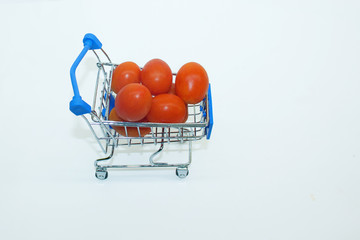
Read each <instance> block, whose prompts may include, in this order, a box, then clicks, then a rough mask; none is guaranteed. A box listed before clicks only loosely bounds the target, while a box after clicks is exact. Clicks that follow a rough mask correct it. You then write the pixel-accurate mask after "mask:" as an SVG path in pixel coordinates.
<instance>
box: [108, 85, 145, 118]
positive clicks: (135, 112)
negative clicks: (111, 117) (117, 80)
mask: <svg viewBox="0 0 360 240" xmlns="http://www.w3.org/2000/svg"><path fill="white" fill-rule="evenodd" d="M151 101H152V96H151V93H150V91H149V89H147V88H146V87H145V86H144V85H141V84H140V83H130V84H128V85H126V86H125V87H123V88H122V89H121V90H120V91H119V92H118V94H117V96H116V98H115V111H116V114H117V115H118V116H119V117H120V118H122V119H124V120H125V121H128V122H136V121H140V120H141V119H143V118H144V117H145V116H146V115H147V114H148V113H149V111H150V108H151Z"/></svg>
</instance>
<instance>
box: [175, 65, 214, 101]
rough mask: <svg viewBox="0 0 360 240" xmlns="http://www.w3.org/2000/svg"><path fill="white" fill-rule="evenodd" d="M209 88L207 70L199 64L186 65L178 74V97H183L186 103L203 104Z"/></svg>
mask: <svg viewBox="0 0 360 240" xmlns="http://www.w3.org/2000/svg"><path fill="white" fill-rule="evenodd" d="M208 88H209V78H208V75H207V73H206V71H205V69H204V68H203V67H202V66H201V65H200V64H198V63H195V62H189V63H186V64H185V65H183V66H182V67H181V68H180V70H179V71H178V73H177V74H176V79H175V91H176V95H178V96H179V97H181V98H182V100H184V102H186V103H189V104H195V103H198V102H201V100H203V99H204V97H205V96H206V93H207V90H208Z"/></svg>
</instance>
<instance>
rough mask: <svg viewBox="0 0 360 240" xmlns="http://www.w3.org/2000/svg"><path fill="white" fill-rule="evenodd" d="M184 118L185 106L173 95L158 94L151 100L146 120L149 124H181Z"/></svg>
mask: <svg viewBox="0 0 360 240" xmlns="http://www.w3.org/2000/svg"><path fill="white" fill-rule="evenodd" d="M185 117H186V105H185V103H184V101H183V100H181V98H179V97H178V96H176V95H174V94H168V93H164V94H159V95H157V96H155V97H154V98H153V101H152V104H151V109H150V112H149V113H148V115H147V116H146V118H147V119H148V120H149V121H150V122H159V123H182V122H184V119H185Z"/></svg>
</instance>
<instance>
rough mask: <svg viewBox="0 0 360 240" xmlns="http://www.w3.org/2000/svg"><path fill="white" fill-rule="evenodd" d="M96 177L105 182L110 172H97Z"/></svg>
mask: <svg viewBox="0 0 360 240" xmlns="http://www.w3.org/2000/svg"><path fill="white" fill-rule="evenodd" d="M95 177H96V178H97V179H100V180H105V179H107V177H108V172H107V171H106V170H97V171H96V172H95Z"/></svg>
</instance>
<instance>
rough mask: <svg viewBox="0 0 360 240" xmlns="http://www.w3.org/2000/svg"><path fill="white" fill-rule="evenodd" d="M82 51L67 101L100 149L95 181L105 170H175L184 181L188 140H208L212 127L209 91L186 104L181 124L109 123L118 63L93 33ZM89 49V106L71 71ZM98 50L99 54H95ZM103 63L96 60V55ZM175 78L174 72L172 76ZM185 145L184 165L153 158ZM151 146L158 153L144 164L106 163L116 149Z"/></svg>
mask: <svg viewBox="0 0 360 240" xmlns="http://www.w3.org/2000/svg"><path fill="white" fill-rule="evenodd" d="M83 43H84V48H83V50H82V51H81V53H80V55H79V56H78V57H77V59H76V60H75V62H74V64H73V65H72V67H71V69H70V78H71V83H72V87H73V90H74V97H73V99H72V100H71V101H70V111H71V112H72V113H74V114H75V115H77V116H81V117H82V118H83V119H84V120H85V122H86V123H87V125H88V126H89V128H90V130H91V132H92V133H93V135H94V136H95V139H96V141H97V142H98V144H99V146H100V148H101V149H102V151H103V152H104V154H105V156H106V157H104V158H101V159H97V160H95V168H96V172H95V176H96V177H97V178H98V179H101V180H103V179H106V178H107V177H108V171H107V169H109V168H176V175H177V176H178V177H179V178H185V177H186V176H187V175H188V173H189V170H188V166H189V165H190V163H191V159H192V141H197V140H200V139H202V138H204V137H205V136H206V139H210V135H211V130H212V126H213V118H212V103H211V89H210V85H209V90H208V93H207V95H206V97H205V98H204V99H203V100H202V101H201V102H200V103H198V104H188V120H187V121H186V122H185V123H171V124H170V123H166V124H164V123H153V122H142V123H138V122H118V121H110V120H109V118H108V117H109V113H110V111H111V109H112V108H113V107H114V102H115V97H116V95H115V94H114V93H113V92H112V91H111V80H112V73H113V71H114V69H115V68H116V66H117V65H118V64H114V63H112V62H111V60H110V58H109V56H108V55H107V54H106V52H105V51H104V50H103V49H102V43H101V42H100V41H99V40H98V38H97V37H96V36H95V35H93V34H90V33H88V34H86V35H85V36H84V39H83ZM89 50H92V51H93V52H94V54H95V56H96V58H97V60H98V62H97V67H98V72H97V78H96V83H95V92H94V97H93V102H92V106H90V105H89V104H88V103H86V102H85V101H84V100H83V99H82V98H81V96H80V92H79V89H78V85H77V81H76V76H75V71H76V69H77V67H78V65H79V63H80V62H81V60H82V59H83V58H84V56H85V54H86V53H87V52H88V51H89ZM95 50H100V51H95ZM99 53H101V54H102V56H103V57H102V58H104V59H106V61H101V60H100V57H99V56H100V54H99ZM173 75H174V76H175V75H176V73H173ZM112 126H122V127H124V129H125V134H124V135H125V136H123V135H120V134H119V133H117V132H116V131H115V130H114V129H113V128H112ZM129 127H135V128H137V131H138V133H139V136H136V137H133V136H132V137H130V136H128V134H127V132H128V131H127V129H128V128H129ZM141 127H148V128H150V129H151V131H150V133H149V134H147V135H145V136H141V134H140V128H141ZM185 142H188V144H189V158H188V161H187V162H185V163H170V162H158V161H155V160H154V157H155V156H156V155H158V154H159V153H160V152H161V151H162V150H163V149H164V144H170V143H185ZM145 144H153V145H157V146H159V148H158V150H157V151H156V152H154V153H153V154H151V156H150V158H149V162H148V163H147V164H122V165H115V164H110V161H108V160H110V159H111V158H112V157H113V155H114V150H115V148H116V147H119V146H128V147H131V146H134V145H145Z"/></svg>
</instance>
